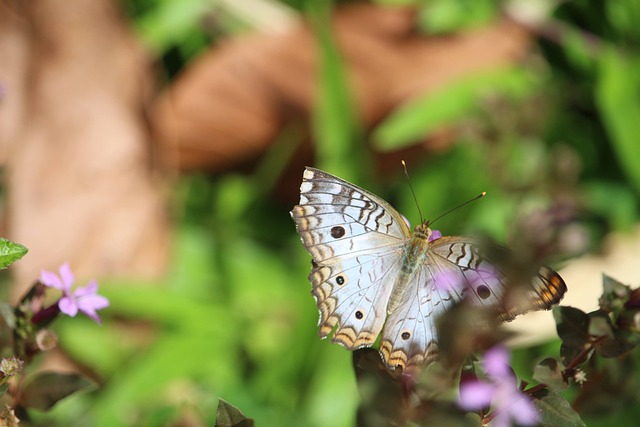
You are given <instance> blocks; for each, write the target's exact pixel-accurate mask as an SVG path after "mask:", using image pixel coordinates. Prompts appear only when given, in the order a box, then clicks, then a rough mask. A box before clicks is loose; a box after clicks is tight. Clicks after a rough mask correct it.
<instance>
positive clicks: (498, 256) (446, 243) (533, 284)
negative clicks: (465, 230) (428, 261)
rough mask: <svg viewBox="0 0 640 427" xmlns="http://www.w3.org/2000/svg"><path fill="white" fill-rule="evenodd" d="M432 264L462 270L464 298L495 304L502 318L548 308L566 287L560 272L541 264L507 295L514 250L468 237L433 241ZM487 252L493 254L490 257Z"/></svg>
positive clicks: (444, 238)
mask: <svg viewBox="0 0 640 427" xmlns="http://www.w3.org/2000/svg"><path fill="white" fill-rule="evenodd" d="M430 249H431V253H432V254H433V255H434V256H433V257H432V258H433V260H432V261H433V264H438V263H445V264H447V263H449V264H450V267H449V268H450V269H451V271H456V270H457V271H459V272H460V274H461V275H462V276H463V279H461V280H463V283H464V285H465V289H466V291H465V292H466V294H465V297H466V298H467V299H469V300H470V301H471V302H472V303H473V304H475V305H479V306H484V307H493V308H496V309H498V311H499V312H500V318H501V320H505V321H506V320H512V319H513V318H514V317H516V316H517V315H519V314H523V313H526V312H528V311H531V310H547V309H549V308H551V307H552V306H553V305H554V304H557V303H558V302H560V300H561V299H562V297H563V296H564V294H565V292H566V291H567V286H566V284H565V283H564V281H563V280H562V278H561V277H560V275H559V274H558V273H556V272H555V271H554V270H552V269H551V268H549V267H547V266H541V267H540V268H539V269H538V271H537V273H535V274H533V277H526V274H525V275H524V276H525V280H526V283H525V284H524V286H521V287H520V288H519V289H515V291H522V292H515V293H514V294H513V295H512V297H513V298H507V297H508V295H507V294H506V293H507V291H508V290H510V289H508V287H509V286H511V285H515V284H514V283H511V282H510V281H509V279H508V278H507V276H506V275H505V271H504V270H505V269H506V268H507V267H509V263H510V258H512V255H513V254H512V253H511V252H510V251H509V250H508V249H505V248H500V247H497V246H495V247H492V248H490V249H488V248H485V247H482V246H481V245H480V244H479V243H477V242H476V241H475V240H473V239H472V238H469V237H455V236H449V237H443V238H441V239H438V240H435V241H434V242H432V244H431V248H430ZM487 254H492V256H491V257H490V258H491V259H489V258H487V256H488V255H487Z"/></svg>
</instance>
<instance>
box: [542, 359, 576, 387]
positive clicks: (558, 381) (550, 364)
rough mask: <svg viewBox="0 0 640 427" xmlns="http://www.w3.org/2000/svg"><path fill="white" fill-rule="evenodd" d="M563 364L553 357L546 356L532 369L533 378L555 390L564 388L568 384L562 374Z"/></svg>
mask: <svg viewBox="0 0 640 427" xmlns="http://www.w3.org/2000/svg"><path fill="white" fill-rule="evenodd" d="M563 370H564V366H563V365H562V363H560V362H559V361H557V360H556V359H553V358H550V357H548V358H546V359H544V360H542V361H541V362H540V363H538V364H537V365H536V366H535V368H534V369H533V379H535V380H536V381H539V382H541V383H544V384H546V385H547V386H548V387H549V388H550V389H552V390H555V391H561V390H565V389H566V388H567V387H568V386H569V384H568V383H567V381H565V379H564V377H563V376H562V371H563Z"/></svg>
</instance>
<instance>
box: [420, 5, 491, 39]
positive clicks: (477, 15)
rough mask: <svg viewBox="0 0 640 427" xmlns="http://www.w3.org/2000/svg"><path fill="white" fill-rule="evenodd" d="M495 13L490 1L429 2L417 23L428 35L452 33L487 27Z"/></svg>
mask: <svg viewBox="0 0 640 427" xmlns="http://www.w3.org/2000/svg"><path fill="white" fill-rule="evenodd" d="M496 12H497V7H496V4H495V3H494V2H492V1H482V0H431V1H429V2H426V3H425V4H424V7H423V8H422V11H421V13H420V16H419V23H420V24H421V26H422V27H423V28H425V29H426V31H428V32H429V33H430V34H442V33H452V32H454V31H459V30H461V29H464V28H470V27H475V26H480V25H487V24H488V23H489V22H490V21H491V20H492V19H494V17H495V14H496Z"/></svg>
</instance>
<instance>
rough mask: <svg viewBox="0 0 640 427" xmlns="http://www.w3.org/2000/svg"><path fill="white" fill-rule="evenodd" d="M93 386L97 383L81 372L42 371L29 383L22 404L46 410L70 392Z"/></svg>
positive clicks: (26, 406)
mask: <svg viewBox="0 0 640 427" xmlns="http://www.w3.org/2000/svg"><path fill="white" fill-rule="evenodd" d="M93 387H95V383H94V382H93V381H91V380H90V379H88V378H87V377H84V376H82V375H80V374H61V373H57V372H42V373H39V374H37V375H36V377H35V378H34V379H33V380H32V381H31V382H29V384H27V386H26V388H25V390H24V392H23V394H22V399H21V400H20V404H21V405H22V406H24V407H25V408H33V409H39V410H41V411H46V410H48V409H50V408H51V407H52V406H53V405H55V404H56V403H57V402H59V401H60V400H62V399H64V398H65V397H67V396H69V395H70V394H73V393H75V392H78V391H81V390H89V389H91V388H93Z"/></svg>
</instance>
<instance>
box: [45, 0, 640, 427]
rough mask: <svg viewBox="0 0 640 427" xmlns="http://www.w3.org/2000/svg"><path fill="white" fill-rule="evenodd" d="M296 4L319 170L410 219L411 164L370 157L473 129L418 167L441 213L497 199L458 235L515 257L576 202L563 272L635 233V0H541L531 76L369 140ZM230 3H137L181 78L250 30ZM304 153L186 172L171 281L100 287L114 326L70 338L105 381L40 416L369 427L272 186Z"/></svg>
mask: <svg viewBox="0 0 640 427" xmlns="http://www.w3.org/2000/svg"><path fill="white" fill-rule="evenodd" d="M282 3H284V4H286V5H287V6H288V7H291V8H292V9H293V10H294V11H295V12H296V13H299V14H301V15H308V16H310V17H311V19H312V22H313V23H314V29H315V32H316V35H317V42H318V46H319V47H320V49H319V54H320V56H321V57H320V59H319V60H320V64H321V66H320V72H319V73H318V76H317V90H318V98H317V104H316V106H315V109H314V111H315V113H314V115H313V118H312V120H313V129H314V135H313V141H314V144H315V150H316V152H315V156H316V164H315V166H317V167H320V168H322V169H325V170H327V171H329V172H332V173H335V174H338V175H340V176H341V177H343V178H345V179H347V180H350V181H352V182H354V183H357V184H358V185H360V186H363V187H365V188H368V189H370V190H372V191H374V192H376V193H377V194H379V195H380V196H382V197H384V198H386V199H387V200H389V201H390V202H391V203H392V204H394V206H396V207H397V208H398V209H399V210H400V211H401V212H403V213H404V214H405V216H407V218H408V219H409V220H410V221H411V222H412V223H414V224H415V223H416V222H417V221H418V219H419V218H418V214H417V209H416V207H415V203H414V202H413V199H412V196H411V193H410V192H409V187H408V185H407V182H406V178H404V176H403V175H402V171H401V167H400V165H399V164H398V168H397V169H398V171H397V173H396V174H394V175H393V176H392V177H391V178H388V179H385V180H381V179H379V178H378V177H376V176H374V174H373V173H372V171H373V164H372V162H371V160H370V156H369V154H368V153H369V149H370V148H368V147H373V148H374V149H376V150H378V151H385V150H393V149H397V148H400V147H405V146H408V145H411V144H413V143H415V142H416V141H418V140H420V139H421V138H424V137H425V136H427V135H429V133H430V132H431V131H433V130H434V129H437V128H438V127H440V126H442V125H444V124H450V123H453V122H455V123H458V124H460V126H461V128H462V129H463V130H464V131H463V132H461V133H460V134H459V136H458V137H457V139H456V142H455V144H453V145H452V146H451V147H450V148H448V149H446V150H444V151H442V152H441V153H439V154H437V155H433V156H432V157H431V158H429V159H428V160H425V161H420V162H418V163H414V162H412V161H411V159H407V160H408V163H409V170H410V174H411V179H412V183H413V186H414V188H415V191H416V194H417V197H418V201H419V203H420V208H421V209H422V211H423V213H424V214H425V216H426V217H428V218H429V217H430V218H433V217H435V216H436V215H438V214H440V213H442V212H444V211H445V210H447V209H448V208H450V207H452V206H454V205H456V204H459V203H461V202H463V201H465V200H467V199H469V198H471V197H473V196H475V195H476V194H478V193H479V192H481V191H487V192H488V194H489V196H488V197H487V198H485V199H484V200H482V201H480V202H475V203H473V204H472V205H470V206H468V207H466V208H464V209H462V210H459V211H456V212H455V213H453V214H450V215H448V216H446V217H444V218H442V219H441V220H439V222H438V225H437V227H436V228H438V229H440V230H441V231H442V232H443V234H445V235H447V234H466V233H484V234H487V235H488V236H491V237H492V238H494V239H495V240H497V241H498V242H501V243H504V244H508V245H510V244H513V242H514V241H516V240H517V239H518V235H517V231H516V229H514V224H513V220H512V219H513V218H517V217H520V216H522V215H525V214H526V212H527V211H531V210H535V209H539V208H541V207H543V208H544V207H548V206H550V205H552V204H553V203H554V202H557V201H558V200H565V199H566V200H571V201H572V203H573V204H574V206H577V214H576V216H577V220H576V224H577V225H578V226H579V227H580V228H579V229H580V232H581V233H583V234H582V235H583V236H585V242H584V244H580V245H577V246H576V247H571V248H569V249H570V250H568V251H565V252H564V253H557V254H555V255H557V257H556V259H554V260H551V261H556V262H561V261H565V260H567V259H569V258H570V257H572V256H575V255H576V254H578V253H581V252H586V251H597V250H598V246H599V244H600V242H601V241H602V237H603V236H605V235H606V234H607V233H609V232H611V231H613V230H618V231H628V230H631V229H632V228H633V226H634V224H636V223H637V222H638V200H639V197H638V196H639V194H640V193H639V192H640V141H639V140H638V134H639V132H638V130H639V129H640V128H639V126H640V51H639V50H638V42H639V41H640V3H639V2H637V1H635V0H620V1H605V0H596V1H566V2H526V3H528V4H535V5H537V6H536V7H538V8H541V10H542V11H543V12H544V13H545V15H544V17H545V19H547V20H549V21H552V22H553V23H554V24H555V25H557V26H558V28H559V29H560V30H561V31H560V30H559V32H558V34H557V35H555V36H554V37H551V38H549V37H544V36H541V37H539V38H538V39H537V45H536V47H535V49H534V50H535V57H536V58H535V59H536V61H535V64H534V65H532V64H531V63H527V64H522V65H519V66H513V67H510V68H507V69H503V70H499V71H496V72H494V73H483V74H482V75H477V76H473V77H472V78H467V79H464V80H463V81H457V82H456V83H455V84H452V85H449V86H447V87H442V88H439V89H438V90H437V91H436V92H435V93H432V94H430V96H429V97H425V98H419V99H416V100H415V101H414V102H411V103H409V104H407V105H404V106H402V107H401V108H398V109H397V110H396V111H393V112H391V114H390V115H389V116H388V117H387V118H386V119H385V120H384V121H382V122H381V123H380V124H379V125H377V127H376V128H375V129H373V130H372V131H370V132H365V131H364V130H363V129H361V126H360V125H359V124H358V123H357V122H356V120H355V119H354V117H355V115H354V114H353V113H352V111H351V108H352V107H351V101H350V99H349V96H348V93H349V92H348V90H345V88H346V87H347V83H346V79H345V76H344V70H343V68H342V64H341V60H340V55H339V54H338V53H337V50H336V47H335V44H334V43H333V40H332V39H331V36H330V33H329V32H327V20H326V12H327V10H326V9H325V8H324V7H321V6H318V2H314V1H313V0H286V1H285V0H282ZM380 3H402V4H415V5H416V6H417V7H418V8H419V10H420V13H419V14H418V15H417V16H416V19H417V20H418V22H419V24H420V28H421V30H422V31H424V32H425V33H434V34H442V33H448V32H455V31H459V30H461V29H464V28H470V27H474V26H479V25H485V24H487V23H489V22H491V21H492V20H493V19H495V18H496V17H497V16H498V15H499V14H500V13H501V12H500V11H501V10H503V8H505V7H507V3H506V2H496V1H488V0H467V1H465V0H446V1H429V2H426V1H425V2H419V1H415V2H412V1H410V0H405V1H400V0H398V1H390V0H389V1H386V2H380ZM521 3H522V2H521ZM521 3H519V4H521ZM223 4H224V3H223V2H220V3H219V2H217V1H215V0H210V1H202V0H189V1H174V0H134V1H130V2H125V3H124V5H125V7H126V9H127V12H128V14H129V17H130V19H131V20H132V22H133V24H134V26H135V28H136V30H137V32H138V35H139V37H140V38H141V40H143V41H144V42H145V43H146V44H147V45H148V46H149V47H150V48H151V49H153V51H154V53H155V54H156V55H157V58H158V67H159V68H161V69H162V70H163V72H164V74H165V75H166V79H167V84H170V82H171V80H172V79H173V78H174V77H175V76H176V74H177V73H178V72H179V71H180V70H181V69H183V68H184V67H185V66H186V65H187V64H188V63H189V61H190V60H191V59H193V58H194V57H196V56H197V55H198V54H200V53H202V52H203V51H205V50H206V49H207V48H208V47H209V45H210V44H212V43H215V42H216V41H218V40H220V39H223V38H226V37H233V36H234V35H236V34H242V33H244V32H246V31H250V30H251V28H250V25H249V24H247V23H246V22H244V21H243V20H242V19H241V17H240V16H236V15H234V14H233V13H231V12H229V11H228V10H227V9H225V8H224V7H222V6H223ZM509 5H512V2H511V3H509ZM212 10H216V11H218V12H219V11H220V10H221V11H222V13H218V14H217V15H216V19H217V21H216V22H217V24H218V25H217V26H216V27H215V30H211V28H210V27H207V26H205V25H203V21H204V18H205V17H207V16H208V14H211V13H212ZM297 143H298V142H297V141H294V140H291V141H288V140H286V138H285V139H284V140H283V141H279V143H278V144H276V145H274V148H273V150H274V151H273V152H272V153H269V154H268V155H267V156H265V160H264V163H263V165H262V166H261V167H260V166H259V167H258V168H257V169H256V172H255V174H253V175H252V174H246V173H243V174H240V173H235V172H228V173H225V174H221V175H217V176H214V177H212V176H208V175H205V174H201V173H194V174H190V175H186V176H182V177H181V178H180V179H179V182H178V185H177V186H176V187H175V188H174V189H173V194H172V197H173V201H172V203H173V208H174V212H175V217H176V228H177V230H176V239H175V246H174V248H173V256H172V264H171V266H170V274H169V275H168V277H166V279H165V280H164V281H163V283H161V284H152V285H153V286H149V284H148V283H137V282H132V283H123V282H117V283H115V282H111V283H107V282H103V283H101V290H102V293H104V294H105V295H106V296H108V297H109V298H110V300H111V307H110V308H109V309H108V310H105V311H104V315H103V318H104V325H103V326H102V327H99V328H98V327H96V326H95V324H93V323H92V322H91V321H90V320H88V319H84V318H75V319H63V320H61V321H60V322H59V323H58V324H57V325H56V331H57V332H58V333H59V335H60V344H61V346H62V348H63V349H64V350H65V351H66V352H68V353H69V354H70V355H71V356H72V357H73V358H74V359H75V360H77V361H78V362H79V363H80V364H81V365H82V366H84V367H86V369H87V371H88V372H92V373H93V374H94V376H95V377H97V378H100V382H101V383H100V387H99V388H98V389H96V390H95V391H93V392H91V393H86V394H82V395H77V396H72V397H70V398H68V399H66V400H64V401H63V402H61V403H59V404H58V405H57V406H56V407H55V408H54V410H53V411H51V412H50V413H47V414H40V413H34V414H33V415H34V419H35V420H36V421H37V422H39V423H41V424H42V425H61V426H62V425H64V426H86V425H94V426H109V427H111V426H167V425H185V426H186V425H213V423H214V419H215V410H216V406H217V402H218V398H223V399H225V400H227V401H229V402H230V403H232V404H233V405H235V406H237V407H238V408H240V409H241V410H242V411H243V412H244V413H245V414H246V415H247V416H250V417H252V418H254V419H255V420H256V421H257V423H258V425H260V426H275V425H299V426H326V425H331V426H352V425H354V420H355V411H356V408H357V405H358V401H359V396H358V392H357V389H356V384H355V380H354V374H353V370H352V367H351V354H350V353H349V352H348V351H346V350H344V349H342V348H341V347H339V346H336V345H332V344H330V343H329V342H328V341H321V340H320V339H319V338H318V336H317V334H316V325H317V317H318V313H317V309H316V307H315V304H314V301H313V298H312V297H311V295H310V284H309V282H308V281H307V278H306V277H307V275H308V273H309V270H310V257H309V256H308V254H307V253H306V252H305V250H304V248H303V247H302V245H301V244H300V242H299V239H298V237H297V235H296V233H295V228H294V225H293V222H292V221H291V219H290V217H289V213H288V212H289V210H290V209H291V208H292V206H293V204H294V203H295V200H292V201H291V203H290V204H285V203H283V201H282V199H281V198H275V197H273V188H270V187H269V186H265V185H264V182H275V181H276V179H277V177H278V176H279V174H280V173H281V172H282V168H283V167H284V164H281V163H282V162H277V161H276V162H274V161H273V159H274V158H278V157H279V156H281V155H285V153H287V152H289V151H288V150H287V149H286V146H287V144H297ZM283 147H285V148H283ZM277 150H281V152H279V151H277ZM354 158H357V159H359V160H358V161H356V162H354V160H353V159H354ZM301 177H302V171H300V179H301ZM558 265H560V264H558ZM542 351H551V352H553V351H557V344H553V345H550V346H547V347H541V348H536V349H532V350H519V351H518V352H517V354H516V366H518V363H522V365H526V364H527V363H528V361H530V360H532V359H533V358H534V357H536V356H538V355H539V354H540V353H541V352H542ZM519 361H521V362H519ZM529 369H530V368H529ZM620 416H621V417H623V419H624V416H625V415H624V414H623V415H620ZM597 423H598V420H597V419H595V418H594V419H593V420H591V422H589V421H588V422H587V424H588V425H598V424H597ZM622 424H625V423H624V422H621V425H622ZM628 425H629V424H628Z"/></svg>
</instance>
